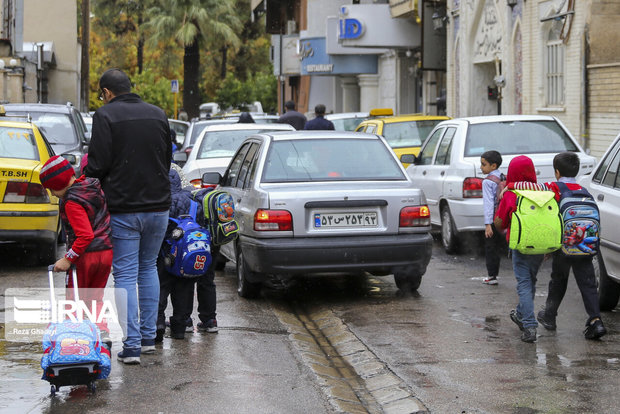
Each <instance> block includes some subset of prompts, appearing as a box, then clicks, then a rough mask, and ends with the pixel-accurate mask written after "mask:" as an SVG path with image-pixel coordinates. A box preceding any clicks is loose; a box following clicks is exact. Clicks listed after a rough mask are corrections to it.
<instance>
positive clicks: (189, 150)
mask: <svg viewBox="0 0 620 414" xmlns="http://www.w3.org/2000/svg"><path fill="white" fill-rule="evenodd" d="M191 152H192V147H187V148H185V153H186V154H187V156H188V157H189V154H190V153H191Z"/></svg>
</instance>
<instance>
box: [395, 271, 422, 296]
mask: <svg viewBox="0 0 620 414" xmlns="http://www.w3.org/2000/svg"><path fill="white" fill-rule="evenodd" d="M394 282H396V287H398V288H399V289H400V290H402V291H403V292H415V291H416V290H418V288H419V287H420V283H422V275H421V274H419V273H418V272H409V273H406V272H402V273H401V272H397V273H394Z"/></svg>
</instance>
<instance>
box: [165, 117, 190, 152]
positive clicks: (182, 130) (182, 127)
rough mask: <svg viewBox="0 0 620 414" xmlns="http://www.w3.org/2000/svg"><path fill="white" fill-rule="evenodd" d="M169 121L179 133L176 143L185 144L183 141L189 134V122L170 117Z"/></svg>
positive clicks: (177, 133) (171, 127) (172, 127)
mask: <svg viewBox="0 0 620 414" xmlns="http://www.w3.org/2000/svg"><path fill="white" fill-rule="evenodd" d="M168 123H169V124H170V129H171V130H174V132H175V133H176V135H177V138H176V142H175V144H177V145H179V146H180V145H183V141H185V135H186V134H187V130H188V128H189V122H185V121H179V120H178V119H168Z"/></svg>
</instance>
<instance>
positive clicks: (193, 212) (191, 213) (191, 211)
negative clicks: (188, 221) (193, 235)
mask: <svg viewBox="0 0 620 414" xmlns="http://www.w3.org/2000/svg"><path fill="white" fill-rule="evenodd" d="M190 204H191V205H190V207H189V216H190V217H191V218H192V219H193V220H194V221H196V212H197V211H198V203H197V202H195V201H194V200H190Z"/></svg>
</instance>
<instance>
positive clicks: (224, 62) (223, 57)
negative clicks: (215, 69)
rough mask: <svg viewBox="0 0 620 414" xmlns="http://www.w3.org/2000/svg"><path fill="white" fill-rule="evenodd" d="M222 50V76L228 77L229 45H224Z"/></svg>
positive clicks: (223, 77)
mask: <svg viewBox="0 0 620 414" xmlns="http://www.w3.org/2000/svg"><path fill="white" fill-rule="evenodd" d="M220 51H221V52H222V67H221V68H220V78H222V79H226V57H227V53H228V47H226V46H222V48H221V49H220Z"/></svg>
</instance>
